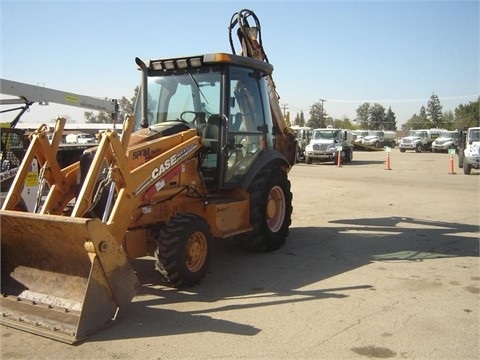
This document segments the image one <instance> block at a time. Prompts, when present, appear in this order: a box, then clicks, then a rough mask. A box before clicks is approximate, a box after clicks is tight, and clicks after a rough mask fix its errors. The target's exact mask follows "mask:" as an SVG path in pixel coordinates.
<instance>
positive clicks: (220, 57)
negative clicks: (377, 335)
mask: <svg viewBox="0 0 480 360" xmlns="http://www.w3.org/2000/svg"><path fill="white" fill-rule="evenodd" d="M137 64H138V65H139V67H140V69H141V70H142V75H143V81H142V87H141V88H140V92H139V96H138V97H137V103H136V106H135V121H136V123H135V126H134V131H136V130H140V129H141V128H146V127H148V128H149V129H150V131H154V132H155V131H158V132H160V133H161V135H162V136H167V135H171V134H174V133H178V132H180V131H185V130H188V129H191V128H196V129H197V131H198V134H199V135H200V136H201V137H202V144H203V146H202V148H203V149H202V151H201V154H200V156H201V159H200V162H201V163H200V167H201V171H202V174H203V177H204V180H205V183H206V184H207V186H209V187H214V188H217V189H220V188H229V187H238V185H239V184H241V182H242V180H243V179H244V178H245V176H246V175H247V173H248V172H249V170H250V169H251V167H252V165H253V164H254V163H255V160H256V159H257V158H258V157H259V156H260V155H261V154H262V152H264V151H266V150H271V149H272V148H273V138H274V137H273V134H272V131H273V124H272V116H271V114H270V106H269V100H268V92H267V83H266V80H265V75H266V74H270V73H271V72H272V70H273V68H272V66H271V65H270V64H268V63H265V62H262V61H258V60H255V59H252V58H247V57H243V56H237V55H230V54H207V55H202V56H194V57H188V58H177V59H167V60H151V61H149V62H148V64H144V63H143V62H141V60H139V59H137Z"/></svg>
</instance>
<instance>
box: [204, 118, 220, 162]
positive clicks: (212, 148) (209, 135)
mask: <svg viewBox="0 0 480 360" xmlns="http://www.w3.org/2000/svg"><path fill="white" fill-rule="evenodd" d="M221 122H222V117H221V116H220V115H217V114H215V115H211V116H210V117H209V118H208V120H207V124H206V125H205V128H204V129H203V139H202V144H203V146H204V147H205V148H207V150H209V152H210V153H214V154H216V153H217V150H218V141H219V139H220V124H221Z"/></svg>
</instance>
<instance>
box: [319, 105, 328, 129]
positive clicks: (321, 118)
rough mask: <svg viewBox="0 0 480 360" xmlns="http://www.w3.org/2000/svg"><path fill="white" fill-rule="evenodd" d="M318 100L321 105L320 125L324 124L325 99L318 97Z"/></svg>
mask: <svg viewBox="0 0 480 360" xmlns="http://www.w3.org/2000/svg"><path fill="white" fill-rule="evenodd" d="M319 101H321V102H322V105H321V108H320V125H322V126H324V125H325V124H324V123H323V103H324V102H325V101H327V100H325V99H319Z"/></svg>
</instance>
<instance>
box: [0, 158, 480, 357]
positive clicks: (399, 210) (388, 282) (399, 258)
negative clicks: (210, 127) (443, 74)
mask: <svg viewBox="0 0 480 360" xmlns="http://www.w3.org/2000/svg"><path fill="white" fill-rule="evenodd" d="M385 161H386V153H385V152H384V151H378V152H375V151H369V152H355V153H354V157H353V161H352V162H351V163H349V164H346V165H344V166H341V167H337V166H336V165H333V164H332V163H313V164H311V165H306V164H303V163H299V164H297V165H296V166H294V168H293V169H292V170H291V172H290V175H289V177H290V181H291V184H292V192H293V207H294V211H293V216H292V226H291V230H290V235H289V238H288V240H287V243H286V245H285V246H284V247H282V248H281V249H280V250H278V251H275V252H272V253H254V254H252V253H247V252H245V251H242V250H241V249H239V248H238V247H237V246H236V245H235V244H234V243H232V242H230V241H223V242H216V248H215V254H214V260H213V263H212V265H211V268H210V271H209V273H208V275H207V277H206V278H205V279H204V281H203V282H202V283H200V284H199V285H197V286H195V287H194V288H191V289H189V290H188V291H175V290H171V289H168V288H165V287H162V286H159V285H157V281H156V278H155V275H156V274H155V271H154V270H153V267H154V265H153V262H152V261H151V259H147V258H144V259H138V260H135V261H133V262H132V264H133V266H134V268H135V270H136V271H137V274H138V277H139V280H140V282H141V283H142V285H143V286H142V288H141V290H140V292H139V294H138V296H136V297H135V299H134V301H133V302H132V304H131V306H130V307H129V308H128V309H127V310H126V311H125V313H123V314H121V316H120V317H119V319H118V320H117V321H116V322H115V323H114V324H113V325H111V326H110V327H109V328H107V329H104V330H102V331H99V332H98V333H96V334H94V335H93V336H91V337H90V338H89V339H87V340H86V341H85V342H83V343H81V344H79V345H76V346H72V345H66V344H63V343H59V342H56V341H53V340H49V339H45V338H42V337H40V336H35V335H31V334H28V333H24V332H21V331H18V330H15V329H11V328H7V327H4V326H1V327H0V331H1V332H0V334H1V358H2V359H347V358H349V359H362V358H399V359H478V358H480V343H479V337H480V333H479V332H480V330H479V329H480V306H479V305H480V261H479V223H480V205H479V204H480V172H479V171H478V170H473V171H472V175H468V176H467V175H464V174H463V171H462V170H461V169H459V168H458V166H457V157H456V156H455V157H454V161H455V172H456V174H450V173H449V170H450V156H449V155H448V154H441V153H415V152H406V153H400V152H399V151H398V149H393V150H392V153H391V157H390V161H391V162H390V170H386V164H385Z"/></svg>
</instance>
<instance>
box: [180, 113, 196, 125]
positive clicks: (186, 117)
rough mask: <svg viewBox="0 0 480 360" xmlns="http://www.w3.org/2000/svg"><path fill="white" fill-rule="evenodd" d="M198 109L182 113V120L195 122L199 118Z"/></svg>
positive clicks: (189, 122)
mask: <svg viewBox="0 0 480 360" xmlns="http://www.w3.org/2000/svg"><path fill="white" fill-rule="evenodd" d="M197 115H198V113H197V112H196V111H184V112H182V113H181V114H180V120H181V121H183V122H186V123H188V124H193V123H194V122H195V120H196V118H197Z"/></svg>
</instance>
